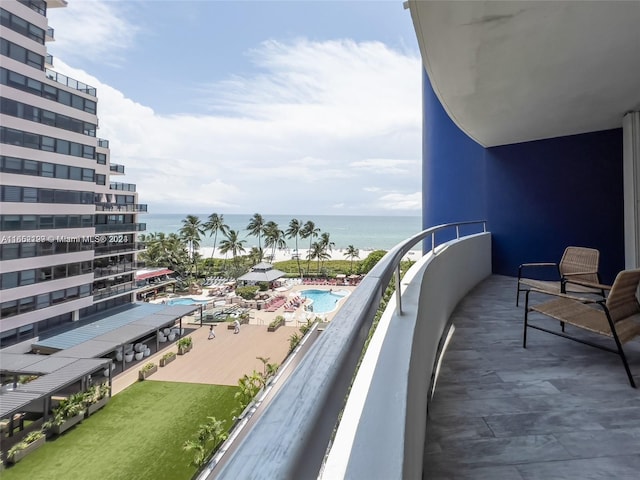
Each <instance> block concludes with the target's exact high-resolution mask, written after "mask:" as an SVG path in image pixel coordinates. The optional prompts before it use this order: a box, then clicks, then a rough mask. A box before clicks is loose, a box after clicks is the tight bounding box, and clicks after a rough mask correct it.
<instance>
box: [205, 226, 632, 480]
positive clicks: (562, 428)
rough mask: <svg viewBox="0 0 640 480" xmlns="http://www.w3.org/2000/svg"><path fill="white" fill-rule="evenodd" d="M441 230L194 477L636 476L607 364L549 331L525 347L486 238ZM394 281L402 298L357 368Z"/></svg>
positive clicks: (328, 333) (382, 273)
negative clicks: (440, 238) (448, 235)
mask: <svg viewBox="0 0 640 480" xmlns="http://www.w3.org/2000/svg"><path fill="white" fill-rule="evenodd" d="M436 233H437V234H438V235H440V234H441V232H440V231H438V232H433V235H431V241H432V243H431V245H433V246H435V248H432V249H431V251H429V252H428V253H427V254H426V255H425V256H424V257H423V258H422V259H420V260H419V261H418V262H417V263H416V264H415V265H414V266H413V267H412V268H411V269H410V270H409V272H407V273H406V274H405V276H404V277H403V279H402V281H401V282H399V281H398V279H399V275H394V274H395V272H394V269H395V265H397V262H398V261H399V259H400V258H402V255H403V254H404V253H406V251H408V250H409V248H410V246H411V245H413V244H414V243H415V241H414V240H415V239H416V238H419V236H416V237H414V238H413V239H412V240H410V241H408V242H407V243H405V244H402V245H401V248H400V249H399V248H398V247H396V248H394V249H393V250H391V251H390V252H389V253H388V254H387V256H386V257H385V258H384V259H383V260H381V262H380V263H379V264H378V265H377V266H376V267H375V268H374V270H372V271H371V272H370V273H369V274H368V275H367V277H366V278H365V279H364V280H363V282H362V283H361V284H360V286H359V287H358V289H357V290H356V291H355V292H354V293H353V294H352V295H351V296H350V297H349V298H348V299H347V300H346V301H345V304H344V306H343V308H342V309H341V310H340V312H338V314H337V315H336V317H335V318H334V320H333V321H332V322H331V324H330V325H329V326H328V328H327V329H326V330H325V331H324V332H322V333H320V334H318V333H316V332H314V333H313V335H314V337H315V341H313V340H311V342H313V344H312V345H311V347H309V348H308V352H307V353H306V354H305V355H304V357H302V358H301V359H297V358H295V357H294V358H293V359H291V360H290V363H291V364H295V365H297V366H296V367H292V371H291V372H290V373H287V371H286V370H287V363H285V364H284V365H283V370H284V372H283V373H281V375H280V376H281V377H282V378H276V379H275V380H274V381H273V382H272V383H271V384H270V385H268V386H267V388H266V389H265V391H264V392H263V393H262V394H261V395H259V397H258V399H257V401H256V403H254V404H253V405H250V406H249V407H248V408H247V410H245V412H243V414H242V415H241V418H240V421H239V423H238V424H237V426H236V428H235V430H234V431H233V432H232V434H231V435H230V439H233V438H235V439H237V440H236V441H233V440H227V441H226V442H225V444H223V446H222V448H221V450H220V451H219V452H218V453H217V454H216V455H215V456H214V458H213V459H212V460H211V461H210V462H209V463H208V465H207V467H206V468H205V469H204V470H203V471H202V472H201V474H200V475H199V476H198V478H199V479H201V480H203V479H209V478H210V479H213V478H216V479H228V478H264V479H268V478H324V479H334V478H434V479H444V478H509V479H512V478H513V479H517V478H521V479H524V478H568V477H571V478H587V477H590V478H591V477H593V475H592V473H593V472H598V474H599V476H598V478H635V475H636V473H637V467H638V462H637V456H636V450H637V441H636V440H635V439H637V438H638V435H640V404H638V401H637V400H638V393H637V390H634V389H632V388H631V387H630V386H629V384H628V382H627V379H626V375H625V372H624V369H623V367H622V365H621V362H620V360H619V359H618V358H616V355H612V354H610V353H608V352H601V351H599V350H596V349H593V348H590V347H588V346H584V345H580V344H578V343H574V342H570V341H568V340H566V339H561V338H558V337H554V336H552V335H548V334H546V333H543V332H534V333H530V334H529V338H528V346H527V349H523V348H522V317H523V309H522V307H520V308H517V307H516V306H515V292H516V280H515V279H513V278H511V277H504V276H496V275H493V276H492V275H491V274H490V272H491V265H490V258H491V255H490V252H491V236H490V234H488V233H479V234H468V235H466V236H464V237H462V236H460V238H457V237H458V236H459V234H456V235H455V236H454V237H455V238H454V239H450V240H448V241H446V242H445V243H441V244H438V242H436V238H435V236H436V235H435V234H436ZM393 276H396V282H397V283H400V287H401V288H400V289H397V290H396V293H397V292H398V291H400V292H401V295H395V296H394V297H393V298H392V299H391V301H390V302H389V303H388V306H387V308H386V310H385V313H384V314H383V315H382V317H381V318H380V321H379V324H378V326H377V329H376V331H375V334H374V335H373V337H372V338H371V341H370V343H369V346H368V348H367V351H366V354H365V355H364V357H363V358H362V362H361V364H360V365H359V367H356V365H357V364H358V362H359V360H360V352H361V348H362V346H363V344H364V339H365V338H366V336H367V331H368V329H369V325H370V323H371V319H372V318H373V316H374V314H375V311H376V309H377V307H378V304H379V301H380V298H381V295H382V291H383V289H384V285H386V284H387V283H388V281H389V280H390V279H391V278H392V277H393ZM631 343H633V342H631ZM631 343H630V344H627V352H628V354H629V359H630V363H631V368H632V371H634V373H640V348H639V347H638V345H637V343H638V342H636V345H632V344H631ZM442 352H444V355H441V354H442ZM441 359H443V360H444V361H443V362H442V363H441V362H440V360H441ZM634 367H635V368H634ZM356 370H357V374H355V373H354V372H356ZM354 375H355V376H354ZM287 377H288V378H287ZM276 390H277V394H276V395H274V394H273V393H272V392H273V391H276ZM347 394H348V398H347V400H346V405H345V403H344V402H345V397H347ZM343 407H344V410H343ZM427 411H428V416H427ZM338 422H339V425H338V426H337V429H336V424H338ZM249 427H251V428H249ZM334 433H335V436H334ZM330 442H331V444H332V445H331V448H330V450H329V453H328V455H325V453H326V451H327V446H328V445H329V444H330ZM258 446H259V447H258ZM256 451H259V452H260V455H256V454H255V452H256Z"/></svg>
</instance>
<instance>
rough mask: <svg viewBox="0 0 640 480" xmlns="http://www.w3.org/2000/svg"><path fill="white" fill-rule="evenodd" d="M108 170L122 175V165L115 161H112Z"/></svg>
mask: <svg viewBox="0 0 640 480" xmlns="http://www.w3.org/2000/svg"><path fill="white" fill-rule="evenodd" d="M109 171H110V172H111V173H113V174H122V175H124V165H119V164H117V163H112V164H110V165H109Z"/></svg>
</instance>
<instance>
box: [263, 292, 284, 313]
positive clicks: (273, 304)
mask: <svg viewBox="0 0 640 480" xmlns="http://www.w3.org/2000/svg"><path fill="white" fill-rule="evenodd" d="M286 302H287V299H286V298H285V297H283V296H282V295H277V296H275V297H272V298H271V299H270V300H268V301H267V302H266V303H265V304H264V307H263V310H264V311H265V312H275V311H276V310H278V309H279V308H280V307H282V306H283V305H284V304H285V303H286Z"/></svg>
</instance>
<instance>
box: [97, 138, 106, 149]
mask: <svg viewBox="0 0 640 480" xmlns="http://www.w3.org/2000/svg"><path fill="white" fill-rule="evenodd" d="M98 146H99V147H101V148H109V140H105V139H104V138H99V139H98Z"/></svg>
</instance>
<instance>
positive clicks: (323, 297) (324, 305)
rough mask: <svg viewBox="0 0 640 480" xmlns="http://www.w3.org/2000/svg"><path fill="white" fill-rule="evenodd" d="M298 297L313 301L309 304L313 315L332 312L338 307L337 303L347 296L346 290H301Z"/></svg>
mask: <svg viewBox="0 0 640 480" xmlns="http://www.w3.org/2000/svg"><path fill="white" fill-rule="evenodd" d="M300 295H301V296H303V297H306V298H308V299H310V300H313V303H312V304H311V306H312V308H313V312H314V313H328V312H332V311H333V310H335V309H336V308H337V307H338V302H339V301H340V300H341V299H343V298H344V297H346V296H347V295H349V292H348V291H346V290H336V291H331V292H330V291H329V290H302V291H301V292H300Z"/></svg>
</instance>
